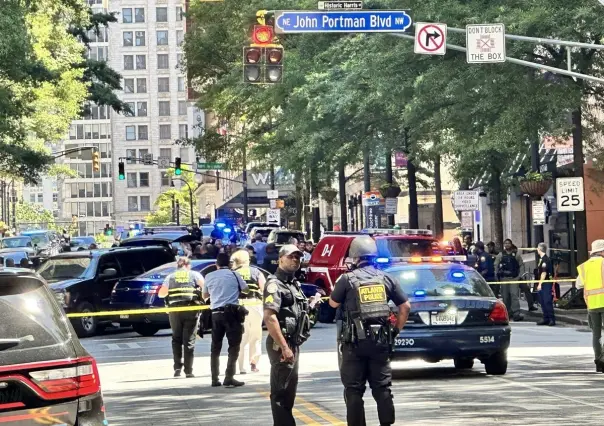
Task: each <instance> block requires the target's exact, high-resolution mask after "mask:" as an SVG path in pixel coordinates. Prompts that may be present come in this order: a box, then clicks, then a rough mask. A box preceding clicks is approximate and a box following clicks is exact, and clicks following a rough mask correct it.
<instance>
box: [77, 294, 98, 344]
mask: <svg viewBox="0 0 604 426" xmlns="http://www.w3.org/2000/svg"><path fill="white" fill-rule="evenodd" d="M94 311H95V309H94V306H92V304H90V303H88V302H82V303H80V304H79V305H78V307H77V308H76V312H78V313H86V312H94ZM72 324H73V328H74V329H75V332H76V334H77V335H78V337H92V336H95V335H96V334H97V332H98V330H99V318H98V317H80V318H74V319H73V320H72Z"/></svg>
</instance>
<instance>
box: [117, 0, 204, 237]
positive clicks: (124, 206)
mask: <svg viewBox="0 0 604 426" xmlns="http://www.w3.org/2000/svg"><path fill="white" fill-rule="evenodd" d="M183 9H184V5H183V4H182V3H181V2H180V1H178V0H109V10H110V11H113V12H117V13H118V15H117V16H118V22H117V23H114V24H112V25H111V27H110V34H109V45H110V46H111V48H110V50H109V64H110V66H111V67H112V68H113V69H115V70H116V71H118V72H119V73H121V74H122V77H123V81H122V87H123V91H122V92H121V93H120V97H121V98H122V100H123V101H124V102H127V103H128V105H129V106H130V108H131V109H132V111H133V114H131V115H116V114H114V115H113V117H112V120H111V125H112V135H113V137H112V144H113V152H114V156H113V158H112V162H113V169H114V170H117V168H118V162H119V161H120V158H122V159H123V161H124V163H125V172H126V179H125V180H119V179H118V176H117V173H116V174H114V176H113V184H114V188H115V194H114V206H115V209H114V216H115V221H116V224H117V226H118V227H119V226H125V225H127V224H128V222H132V221H143V220H145V218H146V216H147V215H148V214H149V212H150V211H152V210H153V208H154V204H155V201H156V199H157V197H158V196H159V194H161V192H162V191H165V190H166V189H168V188H169V186H170V185H171V179H170V177H169V176H168V175H167V174H166V170H165V169H163V170H162V169H159V167H158V165H157V164H154V165H147V164H143V162H142V160H143V159H144V158H145V156H147V155H149V154H150V155H152V158H153V160H154V161H157V160H158V159H159V158H161V157H163V158H166V159H169V160H170V161H171V162H173V161H174V159H175V158H176V157H180V158H181V160H182V162H183V163H189V162H193V161H194V160H195V159H194V158H193V157H194V156H193V152H192V151H193V150H192V149H191V148H189V147H183V148H181V146H180V145H177V144H175V141H177V140H178V139H182V138H186V137H188V135H189V125H188V110H189V108H190V106H189V104H188V102H187V92H186V90H187V87H186V72H185V69H184V67H183V65H182V58H183V53H182V47H181V46H182V43H183V41H184V34H185V22H184V16H183ZM147 158H148V157H147Z"/></svg>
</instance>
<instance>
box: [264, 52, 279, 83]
mask: <svg viewBox="0 0 604 426" xmlns="http://www.w3.org/2000/svg"><path fill="white" fill-rule="evenodd" d="M265 56H266V71H265V73H264V75H265V80H266V83H281V82H282V81H283V48H282V47H267V48H266V49H265Z"/></svg>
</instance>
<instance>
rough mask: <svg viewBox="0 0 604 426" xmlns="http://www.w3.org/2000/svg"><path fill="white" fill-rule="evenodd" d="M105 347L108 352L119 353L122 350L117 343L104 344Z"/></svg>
mask: <svg viewBox="0 0 604 426" xmlns="http://www.w3.org/2000/svg"><path fill="white" fill-rule="evenodd" d="M105 346H106V347H107V350H109V351H119V350H121V349H122V348H121V347H120V345H119V344H117V343H105Z"/></svg>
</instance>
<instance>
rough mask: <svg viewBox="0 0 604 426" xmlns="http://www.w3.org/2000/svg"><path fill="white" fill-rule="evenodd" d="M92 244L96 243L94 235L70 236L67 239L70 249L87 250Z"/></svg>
mask: <svg viewBox="0 0 604 426" xmlns="http://www.w3.org/2000/svg"><path fill="white" fill-rule="evenodd" d="M92 244H96V240H95V238H94V237H90V236H88V237H72V238H71V240H70V241H69V248H70V249H71V251H78V250H80V251H81V250H89V249H90V246H91V245H92Z"/></svg>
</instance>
